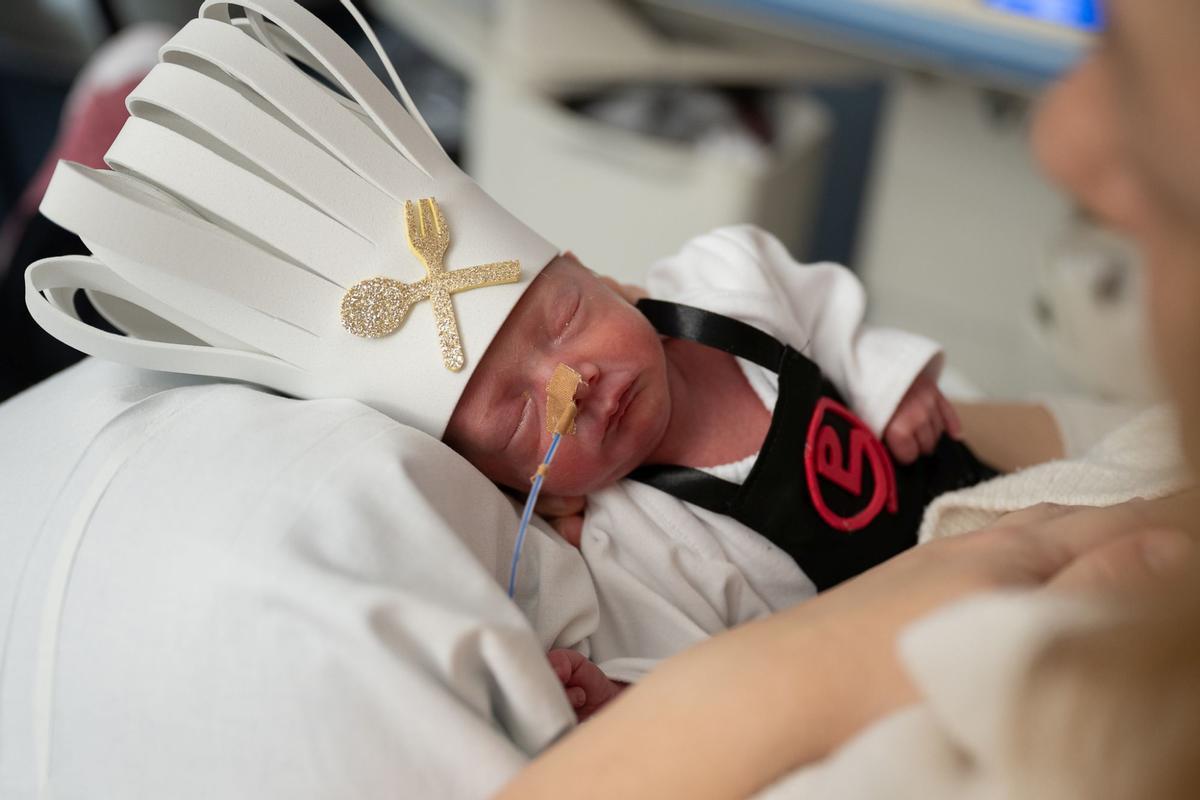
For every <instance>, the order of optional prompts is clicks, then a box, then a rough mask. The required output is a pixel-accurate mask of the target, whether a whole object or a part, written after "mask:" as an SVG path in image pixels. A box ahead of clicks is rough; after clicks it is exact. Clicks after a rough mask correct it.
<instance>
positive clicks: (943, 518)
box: [920, 407, 1189, 541]
mask: <svg viewBox="0 0 1200 800" xmlns="http://www.w3.org/2000/svg"><path fill="white" fill-rule="evenodd" d="M1178 443H1179V432H1178V423H1177V420H1176V417H1175V415H1174V414H1173V413H1172V412H1171V411H1170V409H1168V408H1166V407H1157V408H1153V409H1150V410H1148V411H1145V412H1143V413H1142V414H1140V415H1138V416H1136V417H1135V418H1133V419H1132V420H1130V421H1129V422H1128V423H1126V424H1125V425H1122V426H1121V427H1120V428H1117V429H1116V430H1114V431H1113V432H1112V433H1110V434H1109V435H1108V436H1106V437H1105V438H1103V439H1101V441H1100V442H1099V444H1097V445H1095V446H1094V447H1093V448H1091V449H1090V450H1089V451H1087V452H1086V453H1085V454H1084V455H1083V456H1081V457H1079V458H1074V459H1069V460H1062V461H1052V462H1049V463H1047V464H1040V465H1038V466H1036V467H1031V468H1029V469H1026V470H1022V471H1020V472H1016V473H1013V474H1011V475H1004V476H1001V477H999V478H996V479H994V480H991V481H988V482H986V483H981V484H979V485H978V486H973V487H971V488H969V489H963V490H962V491H958V492H952V493H950V494H946V495H943V496H941V497H939V498H938V499H937V500H935V501H934V502H933V503H932V504H931V505H930V506H929V508H928V509H926V511H925V519H924V521H923V523H922V525H921V533H920V537H921V541H927V540H929V539H934V538H939V537H943V536H953V535H955V534H959V533H965V532H967V531H971V530H975V529H977V528H981V527H984V526H986V525H989V524H991V523H993V522H995V521H996V520H997V519H998V518H999V517H1001V516H1003V515H1004V514H1007V513H1009V512H1012V511H1018V510H1020V509H1022V508H1028V507H1029V506H1032V505H1036V504H1038V503H1060V504H1063V505H1082V506H1111V505H1115V504H1116V503H1123V502H1125V501H1127V500H1132V499H1134V498H1136V497H1143V498H1147V499H1152V498H1155V497H1163V496H1165V495H1168V494H1172V493H1174V492H1177V491H1180V490H1181V489H1184V488H1186V487H1187V485H1188V483H1189V479H1188V472H1187V468H1186V464H1185V461H1184V458H1183V454H1182V452H1181V451H1180V449H1179V444H1178Z"/></svg>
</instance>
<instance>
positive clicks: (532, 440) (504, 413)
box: [444, 255, 671, 495]
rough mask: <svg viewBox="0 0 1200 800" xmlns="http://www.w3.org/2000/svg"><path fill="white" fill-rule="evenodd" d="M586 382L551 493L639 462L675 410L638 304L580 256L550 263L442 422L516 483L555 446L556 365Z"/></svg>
mask: <svg viewBox="0 0 1200 800" xmlns="http://www.w3.org/2000/svg"><path fill="white" fill-rule="evenodd" d="M560 362H561V363H563V364H566V365H567V366H569V367H572V368H574V369H575V370H576V371H577V372H579V373H580V374H581V375H582V376H583V379H584V380H585V381H586V382H587V385H586V386H580V387H579V391H578V393H577V394H576V396H575V398H576V403H577V404H578V406H579V414H578V416H577V417H576V418H575V426H576V433H575V435H574V436H564V437H563V441H562V444H560V445H559V448H558V452H557V454H556V455H555V457H554V464H553V467H552V468H551V470H550V474H549V476H548V477H547V478H546V482H545V487H544V488H545V491H547V492H550V493H553V494H559V495H581V494H587V493H588V492H591V491H594V490H596V489H599V488H601V487H603V486H607V485H609V484H611V483H613V482H614V481H617V480H619V479H621V478H623V477H624V476H625V475H627V474H628V473H629V472H630V471H631V470H633V469H634V468H635V467H637V466H638V465H639V464H641V463H643V461H644V460H645V459H646V457H647V456H648V455H649V454H650V452H651V451H652V450H653V449H654V447H655V446H656V445H658V443H659V441H660V440H661V439H662V437H663V434H664V433H665V432H666V428H667V421H668V420H669V419H670V415H671V401H670V395H669V393H668V389H667V364H666V356H665V355H664V354H663V348H662V343H661V340H660V339H659V337H658V334H657V333H656V332H655V330H654V328H653V327H652V326H651V325H650V323H649V322H647V321H646V318H645V317H643V316H642V314H641V312H639V311H638V310H637V309H636V308H634V307H633V306H632V305H630V304H629V303H628V302H627V301H626V300H624V299H623V298H622V297H621V296H620V295H618V294H617V293H616V292H615V291H613V290H612V289H610V288H609V287H608V286H606V285H605V284H604V283H602V282H601V281H600V280H599V279H598V278H597V277H596V276H595V275H594V274H592V273H591V272H590V271H588V270H587V269H586V268H585V267H583V265H581V264H580V263H579V262H578V261H576V260H575V259H574V257H572V256H570V255H567V256H560V257H558V258H556V259H555V260H554V261H553V262H551V263H550V265H549V266H547V267H546V268H545V269H544V270H542V272H541V274H540V275H538V277H537V278H536V279H535V280H534V282H533V284H532V285H531V286H530V287H529V290H528V291H526V292H525V294H524V295H523V296H522V297H521V299H520V301H519V302H518V303H517V305H516V307H515V308H514V309H513V311H512V313H511V314H510V315H509V317H508V319H507V320H505V322H504V325H503V326H502V327H501V328H500V332H499V333H498V334H496V338H495V339H493V340H492V344H491V346H490V347H488V350H487V352H486V353H485V354H484V356H483V359H482V360H481V361H480V362H479V367H478V368H477V369H476V370H475V374H474V375H472V376H471V380H470V382H469V383H468V384H467V388H466V391H464V392H463V395H462V397H461V398H460V399H459V401H458V406H457V407H455V409H454V415H453V416H452V417H451V418H450V424H449V425H448V426H447V428H446V434H445V437H444V438H445V441H446V443H447V444H449V445H450V446H451V447H453V448H454V449H455V450H457V451H458V452H459V453H461V454H462V455H463V456H465V457H466V458H467V459H468V460H469V461H470V462H471V463H472V464H474V465H475V466H476V467H478V468H479V469H480V470H481V471H482V472H483V473H484V474H485V475H487V476H488V477H489V478H491V479H492V480H494V481H496V482H497V483H502V484H505V485H507V486H511V487H513V488H515V489H528V488H529V478H530V476H531V475H533V473H534V471H536V469H537V466H538V464H540V463H541V460H542V457H543V456H544V455H545V452H546V449H547V448H548V447H549V446H550V440H551V434H548V433H546V384H547V383H548V382H549V380H550V376H551V374H552V373H553V372H554V368H555V367H556V366H557V365H558V364H559V363H560Z"/></svg>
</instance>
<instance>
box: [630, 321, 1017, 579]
mask: <svg viewBox="0 0 1200 800" xmlns="http://www.w3.org/2000/svg"><path fill="white" fill-rule="evenodd" d="M638 309H639V310H640V311H641V312H642V313H643V314H645V315H646V317H647V319H649V320H650V322H651V324H653V325H654V327H655V328H657V329H658V332H659V333H660V334H662V335H664V336H669V337H671V338H675V339H687V340H690V341H693V342H697V343H699V344H703V345H707V346H708V347H713V348H716V349H718V350H723V351H725V352H726V353H730V354H732V355H735V356H738V357H739V358H744V359H746V360H747V361H751V362H753V363H755V364H758V365H760V366H762V367H765V368H767V369H769V370H771V371H772V372H775V373H777V374H778V375H779V398H778V400H777V401H776V403H775V410H774V412H773V413H772V417H771V427H770V430H769V431H768V432H767V438H766V441H764V442H763V446H762V450H761V451H760V452H759V454H758V458H757V459H756V460H755V462H754V467H753V468H752V469H751V470H750V475H749V477H748V478H747V479H746V482H745V483H743V484H741V485H740V486H739V485H738V484H736V483H731V482H729V481H726V480H722V479H721V478H717V477H715V476H713V475H709V474H708V473H705V472H702V471H700V470H697V469H692V468H690V467H679V466H664V465H647V466H643V467H639V468H638V469H637V470H635V471H634V472H633V473H632V474H631V475H630V476H629V477H630V478H631V479H633V480H636V481H639V482H641V483H645V484H647V485H649V486H653V487H654V488H656V489H659V490H661V491H664V492H666V493H667V494H670V495H673V496H675V497H677V498H679V499H680V500H685V501H687V502H689V503H694V504H695V505H698V506H700V507H701V508H706V509H708V510H710V511H714V512H716V513H719V514H725V515H728V516H730V517H733V518H734V519H736V520H738V521H739V522H741V523H742V524H744V525H746V526H748V527H750V528H752V529H754V530H755V531H757V532H758V533H760V534H762V535H763V536H765V537H766V538H767V539H769V540H770V541H772V542H774V543H775V544H776V545H777V546H778V547H780V548H781V549H783V550H784V551H785V552H787V553H788V555H790V556H791V557H792V558H793V559H795V560H796V563H797V564H798V565H799V566H800V568H801V569H802V570H804V573H805V574H806V575H807V576H808V577H809V578H810V579H811V580H812V581H813V583H815V584H816V586H817V590H818V591H823V590H825V589H828V588H830V587H831V586H835V585H837V584H839V583H841V582H842V581H844V580H846V579H847V578H852V577H854V576H855V575H857V574H859V573H860V572H863V571H865V570H867V569H870V568H871V567H873V566H875V565H876V564H879V563H880V562H883V561H886V560H887V559H889V558H891V557H892V556H894V555H896V554H897V553H900V552H901V551H903V550H905V549H907V548H909V547H912V546H913V545H914V544H916V542H917V529H918V527H919V526H920V524H921V516H922V514H923V513H924V511H925V507H926V506H927V505H929V503H930V502H931V501H932V500H933V499H934V498H935V497H937V496H938V495H941V494H945V493H946V492H951V491H954V490H955V489H962V488H964V487H967V486H972V485H974V484H976V483H980V482H982V481H985V480H987V479H989V478H992V477H995V476H996V475H997V474H998V473H997V472H996V471H995V470H994V469H992V468H991V467H989V466H987V465H986V464H984V463H983V462H981V461H980V460H979V459H978V458H976V457H975V455H974V454H973V453H972V452H971V451H970V449H968V448H967V447H966V445H964V444H962V443H961V442H958V441H955V440H953V439H951V438H950V437H949V436H943V437H942V438H941V440H940V441H939V442H938V445H937V449H936V450H935V451H934V452H933V453H931V454H930V455H927V456H922V457H921V458H919V459H918V460H917V461H915V462H914V463H912V464H908V465H904V464H898V463H896V462H894V461H893V460H892V457H891V454H890V453H889V452H888V450H887V448H886V447H885V446H884V445H883V443H882V442H880V441H879V439H877V438H876V437H875V436H874V435H873V434H872V433H871V431H870V429H868V428H867V427H866V425H864V424H863V422H862V421H861V420H859V419H858V417H856V416H855V415H854V414H853V413H851V412H850V410H849V409H848V408H846V406H845V404H844V403H843V402H842V399H841V396H840V395H839V394H838V391H837V389H835V388H834V386H833V384H831V383H830V382H829V381H828V380H826V379H825V378H824V377H823V376H822V375H821V370H820V369H819V368H818V367H817V365H816V364H814V363H813V362H812V361H810V360H809V359H808V358H806V357H805V356H803V355H802V354H800V353H799V352H797V351H796V350H794V349H792V348H791V347H789V346H787V345H784V344H782V343H781V342H779V341H777V340H776V339H775V338H773V337H772V336H770V335H768V334H766V333H764V332H763V331H760V330H759V329H757V328H755V327H753V326H751V325H747V324H746V323H744V322H739V321H738V320H735V319H730V318H729V317H724V316H721V315H720V314H714V313H712V312H709V311H704V310H702V309H699V308H693V307H692V306H685V305H679V304H677V303H668V302H664V301H661V300H642V301H640V302H639V303H638Z"/></svg>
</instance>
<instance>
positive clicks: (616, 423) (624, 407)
mask: <svg viewBox="0 0 1200 800" xmlns="http://www.w3.org/2000/svg"><path fill="white" fill-rule="evenodd" d="M636 386H637V379H636V377H635V378H631V379H630V381H629V383H628V384H626V386H625V388H624V389H623V390H622V391H621V394H620V395H619V396H618V398H617V403H616V406H615V407H614V408H613V410H612V412H611V413H610V414H609V416H608V421H607V422H606V423H605V426H604V437H603V438H604V439H608V437H609V436H610V435H611V434H612V433H614V432H615V431H616V430H617V428H618V427H620V425H621V420H622V419H624V418H625V412H626V411H628V410H629V406H630V404H631V403H632V402H633V398H634V397H635V396H636V395H637V391H636V389H635V387H636Z"/></svg>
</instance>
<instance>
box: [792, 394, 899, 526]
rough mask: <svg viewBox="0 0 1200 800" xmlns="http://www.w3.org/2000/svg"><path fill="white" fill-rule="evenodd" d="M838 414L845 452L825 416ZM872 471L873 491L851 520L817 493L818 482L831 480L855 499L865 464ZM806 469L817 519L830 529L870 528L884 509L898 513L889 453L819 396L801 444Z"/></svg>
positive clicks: (849, 416)
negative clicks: (844, 425) (845, 426)
mask: <svg viewBox="0 0 1200 800" xmlns="http://www.w3.org/2000/svg"><path fill="white" fill-rule="evenodd" d="M829 415H836V416H839V417H841V418H842V419H844V420H845V421H846V422H848V423H849V424H850V435H849V437H848V442H847V444H848V448H847V447H843V440H842V437H841V435H839V433H838V431H837V429H836V428H834V427H833V426H832V425H830V424H829V420H828V419H827V417H828V416H829ZM864 462H866V463H867V464H869V465H870V467H871V476H872V478H873V480H872V483H873V485H874V487H875V488H874V491H873V492H872V493H871V497H870V499H869V500H868V501H867V502H866V504H865V505H864V506H863V508H862V509H861V510H859V511H857V512H856V513H854V514H852V515H851V516H848V517H846V516H842V515H841V514H838V513H837V512H836V511H834V510H833V509H832V508H830V507H829V504H828V503H827V502H825V498H824V497H823V496H822V494H821V480H822V479H824V480H826V481H829V482H830V483H832V484H833V485H835V486H837V487H838V488H840V489H842V490H843V491H845V492H847V493H848V494H850V495H853V496H854V497H860V498H861V497H862V495H863V464H864ZM804 468H805V472H806V473H807V475H808V486H809V492H810V493H811V495H812V501H813V505H814V506H815V507H816V509H817V513H818V514H820V515H821V519H823V520H825V522H826V524H828V525H829V526H830V527H832V528H837V529H838V530H843V531H846V532H847V533H849V532H852V531H857V530H861V529H862V528H865V527H866V526H868V525H870V524H871V522H872V521H873V520H874V519H875V517H877V516H879V512H881V511H883V509H884V507H885V506H886V507H887V510H888V511H889V512H891V513H892V514H895V513H896V512H897V511H899V510H900V501H899V498H898V497H897V495H896V473H895V471H894V470H893V469H892V461H891V459H890V458H888V454H887V451H886V450H884V449H883V443H882V442H880V441H879V440H878V439H876V438H875V436H874V435H873V434H872V433H871V430H870V428H868V427H867V426H866V425H864V424H863V422H862V420H860V419H859V418H858V417H856V416H854V414H852V413H851V412H850V410H849V409H848V408H846V407H845V406H843V405H842V404H841V403H839V402H837V401H836V400H832V399H830V398H828V397H822V398H821V399H820V401H819V402H818V403H817V408H816V410H815V411H814V412H813V416H812V422H810V423H809V426H808V440H807V442H806V443H805V445H804Z"/></svg>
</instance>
